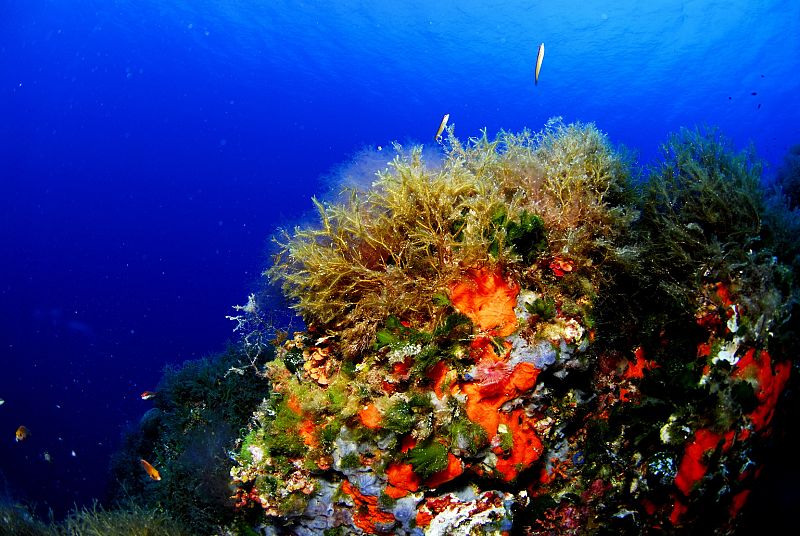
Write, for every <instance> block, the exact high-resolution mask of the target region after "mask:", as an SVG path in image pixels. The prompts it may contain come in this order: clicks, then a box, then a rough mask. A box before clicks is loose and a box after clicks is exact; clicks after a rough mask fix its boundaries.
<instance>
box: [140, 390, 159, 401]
mask: <svg viewBox="0 0 800 536" xmlns="http://www.w3.org/2000/svg"><path fill="white" fill-rule="evenodd" d="M157 394H158V393H155V392H153V391H145V392H144V393H142V394H141V395H139V396H140V397H142V400H150V399H151V398H155V397H156V395H157Z"/></svg>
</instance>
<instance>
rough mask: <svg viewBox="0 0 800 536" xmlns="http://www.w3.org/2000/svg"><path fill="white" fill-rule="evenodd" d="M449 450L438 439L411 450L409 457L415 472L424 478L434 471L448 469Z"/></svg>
mask: <svg viewBox="0 0 800 536" xmlns="http://www.w3.org/2000/svg"><path fill="white" fill-rule="evenodd" d="M448 452H449V450H448V449H447V447H446V446H444V445H442V444H441V443H439V442H437V441H431V442H429V443H427V444H425V445H417V446H416V447H414V448H413V449H411V450H409V451H408V453H407V459H408V463H410V464H411V466H412V467H413V468H414V472H415V473H417V474H418V475H419V476H421V477H422V478H428V477H429V476H431V475H432V474H434V473H438V472H439V471H444V470H445V469H447V464H448Z"/></svg>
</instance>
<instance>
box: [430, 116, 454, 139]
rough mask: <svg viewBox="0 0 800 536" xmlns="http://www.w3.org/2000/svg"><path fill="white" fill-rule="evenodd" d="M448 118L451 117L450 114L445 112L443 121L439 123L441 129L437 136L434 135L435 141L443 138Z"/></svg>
mask: <svg viewBox="0 0 800 536" xmlns="http://www.w3.org/2000/svg"><path fill="white" fill-rule="evenodd" d="M448 119H450V114H444V117H442V122H441V123H439V130H437V131H436V136H434V137H433V141H439V140H441V139H442V132H444V129H445V128H447V120H448Z"/></svg>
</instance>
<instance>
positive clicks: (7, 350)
mask: <svg viewBox="0 0 800 536" xmlns="http://www.w3.org/2000/svg"><path fill="white" fill-rule="evenodd" d="M490 5H491V7H490ZM540 42H545V43H546V47H547V48H546V56H545V61H544V65H543V67H542V72H541V78H540V81H539V85H538V86H534V85H533V65H534V61H535V54H536V47H537V46H538V44H539V43H540ZM798 57H800V3H798V2H796V1H775V0H772V1H761V2H757V1H749V0H738V1H737V0H728V1H724V2H723V1H699V0H695V1H684V2H676V1H668V0H658V1H649V2H641V1H638V0H636V1H634V0H628V1H622V0H615V1H608V2H592V1H586V0H584V1H581V0H570V1H565V0H560V1H556V0H547V1H540V2H533V1H529V2H522V1H518V2H511V1H509V2H483V1H466V0H460V1H458V2H455V1H454V2H444V1H442V2H430V1H417V0H414V1H404V2H375V1H343V0H331V1H319V2H289V1H275V0H272V1H269V2H256V1H244V0H239V1H233V0H230V1H226V2H210V1H200V0H194V1H191V2H189V1H186V2H178V1H173V2H169V1H165V0H161V1H156V0H139V1H135V2H134V1H111V0H103V1H99V0H98V1H85V0H84V1H81V0H72V1H66V0H65V1H42V0H38V1H37V0H18V1H12V0H0V186H1V188H0V398H3V399H4V400H5V404H4V405H3V406H0V496H2V495H4V494H6V495H10V496H11V497H12V498H13V499H17V500H33V501H37V502H38V503H39V504H40V505H43V506H49V507H53V508H55V509H56V511H57V512H62V511H63V510H64V509H65V508H68V507H70V506H71V505H72V504H73V503H78V504H84V503H85V502H86V501H88V500H90V498H92V497H96V496H101V495H102V493H103V489H104V486H105V482H106V474H107V468H108V458H109V455H110V454H111V453H112V452H113V450H114V449H115V448H116V447H117V446H118V444H119V441H120V438H121V434H122V432H123V431H124V430H125V429H126V427H127V426H129V425H130V423H135V422H136V421H137V420H138V418H139V417H140V416H141V414H142V413H143V412H144V411H145V409H147V407H148V406H147V403H145V402H142V401H141V400H139V397H138V395H139V393H140V392H141V391H143V390H144V389H149V388H152V387H153V386H154V385H155V383H156V382H157V381H158V379H159V377H160V373H161V369H162V367H163V366H164V364H165V363H168V362H169V363H179V362H182V361H183V360H186V359H191V358H196V357H200V356H202V355H206V354H208V353H211V352H214V351H217V350H220V349H221V348H222V347H223V346H224V344H225V342H226V340H228V339H229V338H231V337H232V332H231V329H232V327H233V326H232V324H231V323H230V322H229V321H228V320H226V319H225V315H226V314H228V313H230V312H231V309H230V307H231V306H232V305H235V304H237V303H244V301H245V299H246V295H247V294H248V293H249V292H250V290H251V289H252V288H254V286H255V285H256V284H257V282H258V280H259V273H260V271H261V269H263V267H264V265H265V263H266V260H267V256H266V254H265V252H266V250H267V244H268V238H269V236H270V234H271V233H272V232H273V231H274V230H275V228H276V227H277V226H280V225H291V224H293V223H294V222H296V221H297V220H298V218H300V217H301V216H302V214H304V213H306V211H307V210H308V209H309V207H310V203H309V198H310V197H311V196H312V195H315V194H320V193H322V192H324V191H326V190H327V189H328V188H329V187H330V183H331V182H336V174H337V172H336V169H337V167H338V166H340V165H342V164H343V163H347V162H348V160H349V159H350V158H351V157H352V155H353V154H354V153H356V152H357V151H359V150H361V149H363V148H364V147H371V148H376V147H377V146H379V145H381V146H385V145H386V144H387V143H388V142H390V141H391V140H399V141H401V142H404V143H409V142H414V141H422V142H425V143H430V141H431V138H432V136H433V134H434V132H435V130H436V127H437V126H438V124H439V121H440V119H441V117H442V115H443V114H444V113H446V112H447V113H450V119H451V122H452V123H454V124H455V126H456V134H457V135H459V136H461V137H467V136H472V135H476V134H478V131H479V129H480V128H483V127H486V128H487V129H488V130H489V132H490V134H491V133H494V132H496V131H497V129H499V128H506V129H511V130H514V129H520V128H523V127H526V126H527V127H530V128H533V129H538V128H540V127H541V126H542V125H543V124H544V122H545V121H546V120H547V119H548V118H549V117H552V116H563V117H564V119H565V120H567V121H572V120H581V121H594V122H596V123H597V125H598V127H599V128H600V129H601V130H604V131H605V132H607V133H608V134H609V136H610V137H611V139H612V141H614V142H617V143H624V144H626V145H628V146H629V147H632V148H634V149H636V150H637V151H638V152H639V154H640V158H641V161H643V162H646V161H649V160H651V159H652V158H653V157H654V156H655V155H656V154H657V147H658V144H659V143H661V142H663V141H664V140H665V139H666V135H667V133H668V132H669V131H672V130H675V129H677V128H678V127H680V126H693V125H696V124H712V125H719V126H720V127H721V129H722V130H723V132H725V133H726V134H727V135H728V136H729V137H731V138H732V139H733V140H734V142H735V143H736V144H737V145H738V146H741V147H743V146H744V145H745V144H747V143H748V142H750V141H752V142H754V143H755V146H756V148H757V150H758V152H759V154H760V155H761V156H762V157H764V158H765V159H766V160H767V161H768V162H769V163H770V164H771V168H769V169H768V171H767V173H768V174H769V173H771V172H774V169H775V167H776V166H777V165H779V164H780V162H781V159H782V155H783V153H784V152H785V151H786V150H787V149H788V147H789V146H791V145H792V144H795V143H798V142H800V106H798V104H800V102H799V101H800V99H798V96H799V95H800V65H798ZM20 424H25V425H26V426H27V427H28V428H30V429H31V431H32V436H31V438H30V439H29V440H28V441H26V442H23V443H18V444H17V443H15V442H14V438H13V435H14V430H15V429H16V428H17V426H19V425H20ZM45 451H47V452H49V453H50V455H51V456H52V460H53V461H52V463H47V462H46V461H45V460H44V458H43V454H44V452H45Z"/></svg>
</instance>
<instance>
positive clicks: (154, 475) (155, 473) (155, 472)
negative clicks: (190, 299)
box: [139, 459, 161, 480]
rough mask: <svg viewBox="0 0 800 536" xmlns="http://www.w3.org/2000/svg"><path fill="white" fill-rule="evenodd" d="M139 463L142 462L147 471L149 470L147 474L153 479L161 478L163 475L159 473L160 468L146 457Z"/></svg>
mask: <svg viewBox="0 0 800 536" xmlns="http://www.w3.org/2000/svg"><path fill="white" fill-rule="evenodd" d="M139 463H141V464H142V467H143V468H144V470H145V472H147V476H149V477H150V478H152V479H153V480H161V475H160V474H159V473H158V470H157V469H156V468H155V467H153V466H152V465H150V462H148V461H147V460H145V459H141V460H139Z"/></svg>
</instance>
